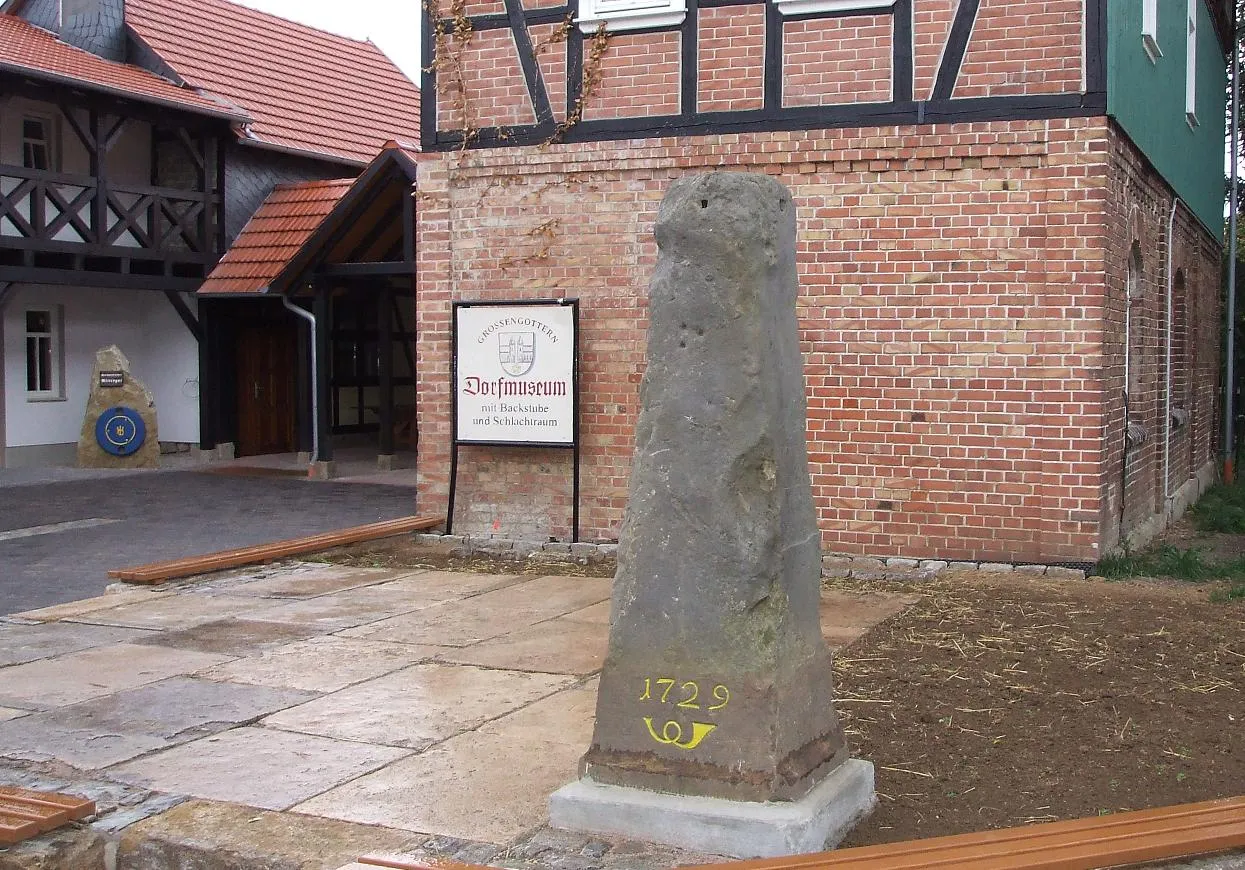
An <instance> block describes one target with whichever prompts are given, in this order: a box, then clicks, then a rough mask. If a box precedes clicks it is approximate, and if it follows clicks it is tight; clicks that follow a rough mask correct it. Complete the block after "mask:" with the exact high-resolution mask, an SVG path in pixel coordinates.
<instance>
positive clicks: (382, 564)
mask: <svg viewBox="0 0 1245 870" xmlns="http://www.w3.org/2000/svg"><path fill="white" fill-rule="evenodd" d="M314 560H315V561H322V562H332V563H333V564H335V565H350V566H352V567H355V568H433V569H436V570H440V571H470V572H474V573H477V574H527V575H533V576H545V575H549V574H557V575H561V576H567V577H613V576H614V560H613V559H607V560H604V561H600V562H584V563H581V562H572V561H558V560H553V559H499V558H495V557H492V556H481V555H476V556H455V555H453V554H451V553H443V552H437V551H436V550H435V549H434V548H432V547H428V546H427V545H424V544H419V543H416V542H415V541H414V540H412V539H411V538H405V537H403V538H385V539H383V540H380V541H368V542H365V543H362V544H352V545H350V546H348V547H337V548H335V549H332V550H325V551H324V552H323V553H319V554H317V555H316V556H315V559H314Z"/></svg>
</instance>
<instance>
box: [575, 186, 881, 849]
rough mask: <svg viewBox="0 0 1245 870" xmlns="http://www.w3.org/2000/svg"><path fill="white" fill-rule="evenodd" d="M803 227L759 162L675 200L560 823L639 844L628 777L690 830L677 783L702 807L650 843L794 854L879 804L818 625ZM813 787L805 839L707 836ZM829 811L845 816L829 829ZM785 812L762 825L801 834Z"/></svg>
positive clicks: (670, 203)
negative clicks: (841, 706) (590, 699)
mask: <svg viewBox="0 0 1245 870" xmlns="http://www.w3.org/2000/svg"><path fill="white" fill-rule="evenodd" d="M795 233H796V217H795V207H794V204H793V202H792V199H791V195H790V193H789V192H788V191H787V190H786V188H784V187H783V186H782V185H781V184H779V183H778V182H776V181H774V180H772V179H770V178H768V177H766V176H762V175H748V174H739V173H712V174H708V175H699V176H695V177H690V178H687V179H683V180H680V181H678V182H676V183H675V184H674V185H672V187H671V188H670V191H669V192H668V193H667V195H666V197H665V199H664V200H663V202H662V205H661V209H660V211H659V214H658V217H657V227H656V235H657V244H658V249H659V258H658V263H657V268H656V272H655V274H654V277H653V280H652V283H651V286H650V293H649V314H650V326H649V333H648V364H647V368H646V370H645V374H644V380H643V384H642V387H641V410H640V417H639V422H638V424H637V428H636V452H635V462H634V465H633V468H632V472H631V483H630V501H629V504H628V508H627V513H626V517H625V519H624V523H623V528H622V532H621V535H620V538H619V546H618V571H617V575H616V577H615V581H614V590H613V605H612V615H611V628H610V644H609V653H608V656H607V659H606V662H605V665H604V669H603V671H602V673H601V684H600V693H599V695H598V703H597V716H596V726H595V733H594V735H593V740H592V745H591V747H590V748H589V750H588V752H587V753H586V755H585V756H584V758H583V762H582V773H583V779H582V780H581V782H580V783H577V784H575V785H574V786H571V787H568V790H563V791H564V792H565V794H564V793H562V792H560V793H559V794H558V795H555V796H554V800H553V801H552V802H551V812H552V813H553V817H554V823H555V824H562V825H564V826H567V827H590V828H595V829H597V830H603V831H613V832H617V833H633V834H637V835H639V836H644V833H643V832H636V831H620V830H618V829H617V828H611V827H610V826H609V824H597V822H598V821H599V819H595V818H592V817H593V816H594V815H596V816H601V815H613V816H615V817H623V816H628V815H636V813H634V812H633V810H634V807H633V806H631V805H630V804H631V798H629V797H628V796H627V795H625V794H624V790H630V792H631V794H632V796H633V797H634V796H636V795H637V794H640V793H643V792H647V793H653V792H657V793H662V796H661V799H660V800H659V801H657V804H655V805H654V806H657V805H660V808H659V809H656V810H655V811H653V812H652V813H649V817H648V819H647V821H643V820H641V821H640V822H639V823H640V824H648V825H654V824H656V825H657V826H659V827H669V826H670V825H671V824H673V826H674V827H678V823H669V822H668V820H669V819H670V818H672V816H670V813H671V812H674V811H673V810H671V808H670V807H671V805H670V804H669V800H668V798H667V796H669V795H679V796H692V797H695V798H697V799H708V803H705V802H704V801H700V802H699V803H697V810H696V812H695V813H693V814H692V815H693V816H694V818H693V817H692V816H689V817H688V818H687V819H686V824H685V825H683V827H685V828H688V829H689V830H690V829H696V830H695V831H693V832H692V833H691V834H690V835H688V836H684V834H687V832H686V831H685V832H682V833H680V832H679V831H674V832H673V833H672V834H671V835H670V836H669V837H666V835H665V834H658V835H654V834H653V833H652V831H651V830H650V832H649V834H650V836H659V837H661V838H663V839H666V841H667V842H677V843H678V844H679V845H687V846H692V847H694V848H699V849H704V850H707V851H714V850H715V849H716V851H719V852H722V853H724V854H782V853H784V852H786V851H800V850H804V851H807V850H809V849H810V847H811V849H813V850H815V849H818V848H820V847H821V845H822V844H823V843H824V841H825V840H826V838H827V837H829V838H830V839H831V840H834V839H835V838H836V837H839V838H841V836H842V835H843V834H845V833H846V831H847V830H848V829H850V825H851V823H852V822H854V821H856V820H857V819H858V818H859V817H860V816H861V815H863V814H864V813H867V812H868V810H869V809H870V808H871V807H872V804H873V801H874V796H873V789H872V768H871V766H869V765H867V764H866V763H865V762H859V761H850V760H849V753H848V749H847V746H846V743H845V740H844V737H843V732H842V729H841V727H840V725H839V722H838V718H837V715H836V714H835V711H834V706H833V694H834V693H833V686H832V671H831V658H830V651H829V649H828V648H827V646H826V643H825V641H824V640H823V638H822V635H821V626H820V621H819V617H818V606H819V601H820V579H821V571H820V533H819V531H818V528H817V522H816V515H815V511H814V507H813V498H812V488H811V483H810V478H809V471H808V456H807V450H806V446H805V417H806V400H805V387H804V377H803V367H802V361H801V355H800V347H799V336H798V330H797V323H796V294H797V277H796V266H795ZM836 778H837V779H836ZM829 779H835V780H836V783H837V784H836V785H835V786H834V787H828V789H827V788H822V786H823V785H824V784H825V783H827V782H828V781H829ZM844 779H846V780H850V781H851V784H850V786H844V787H847V788H848V790H849V791H850V792H851V795H848V796H846V797H844V796H843V795H841V794H839V793H838V792H839V791H841V789H840V786H841V785H843V783H842V782H840V780H844ZM585 790H587V791H585ZM836 790H837V791H836ZM588 792H591V794H588ZM603 796H604V797H603ZM840 798H842V799H840ZM715 799H717V803H715V802H714V801H715ZM638 800H639V802H640V803H641V804H643V803H645V801H644V799H643V797H642V796H641V797H639V798H638ZM806 800H809V801H812V803H814V804H816V806H811V807H810V806H804V805H801V806H802V807H803V809H802V810H801V812H802V811H803V810H808V811H809V812H808V813H806V815H809V816H810V818H812V817H817V818H816V819H813V821H810V822H808V824H807V825H805V826H804V828H803V829H801V830H800V831H798V832H797V835H796V836H794V837H791V836H788V835H787V834H786V833H784V834H782V835H781V836H778V837H777V838H776V839H773V840H772V841H767V840H766V835H765V834H764V832H763V831H760V832H758V830H752V829H748V831H747V832H746V833H745V834H744V835H742V836H740V837H737V838H736V839H735V840H731V839H730V838H729V837H728V838H726V839H725V840H722V839H720V838H719V839H717V840H714V839H713V838H712V837H710V838H709V839H705V836H702V835H704V832H705V830H706V829H711V828H714V827H715V826H717V827H721V824H719V823H718V822H706V821H705V818H712V817H714V814H715V813H718V814H719V815H721V814H726V815H731V816H732V817H733V814H734V813H735V809H733V808H731V806H729V805H738V804H740V803H741V802H743V803H749V804H754V805H755V804H764V803H767V802H770V803H773V802H778V803H779V804H784V805H786V808H787V809H790V805H791V804H799V802H801V801H806ZM611 801H613V802H616V803H619V804H620V806H615V807H613V808H612V809H600V808H601V807H603V806H607V805H609V804H610V803H611ZM836 802H837V803H838V804H839V806H838V807H837V808H835V809H834V810H833V811H831V810H830V809H829V804H833V803H836ZM719 804H720V805H721V806H719ZM621 805H627V806H621ZM585 806H592V807H597V809H596V810H594V809H588V810H585V809H584V807H585ZM706 807H710V809H705V808H706ZM713 807H718V809H713ZM719 811H720V812H719ZM646 812H648V811H647V810H645V811H642V812H640V813H639V814H638V816H637V818H639V817H643V816H644V815H645V813H646ZM706 813H707V814H708V815H707V816H706ZM827 814H829V815H835V816H836V818H837V821H835V822H834V823H833V824H832V825H831V827H833V828H834V830H829V829H827V830H825V832H824V833H822V832H821V829H822V828H825V827H826V825H827V824H829V823H828V822H827V821H826V816H827ZM745 815H747V814H746V813H745ZM787 815H788V816H789V815H791V814H790V813H788V814H787ZM795 815H797V816H798V815H799V813H798V812H797V813H795ZM676 816H677V812H676ZM783 818H784V819H786V821H782V822H781V823H780V824H779V823H770V822H764V821H761V822H759V824H761V826H762V828H764V826H765V825H766V824H771V827H772V826H773V824H779V826H780V827H781V826H783V825H786V826H788V827H790V825H791V824H794V825H795V826H796V827H797V828H799V827H800V824H801V823H800V822H799V821H798V820H797V821H796V822H792V821H791V819H789V818H787V816H784V817H783ZM663 820H665V821H663ZM727 827H737V825H736V823H735V822H732V823H731V825H728V826H727ZM696 831H699V833H697V832H696Z"/></svg>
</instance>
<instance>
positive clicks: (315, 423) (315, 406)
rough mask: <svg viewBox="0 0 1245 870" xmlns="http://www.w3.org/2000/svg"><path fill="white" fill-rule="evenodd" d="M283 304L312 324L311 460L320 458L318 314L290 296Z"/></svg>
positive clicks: (284, 298) (283, 298)
mask: <svg viewBox="0 0 1245 870" xmlns="http://www.w3.org/2000/svg"><path fill="white" fill-rule="evenodd" d="M281 304H282V305H284V306H285V309H286V311H289V312H291V313H293V314H296V315H297V316H299V317H301V318H302V319H303V320H305V321H307V323H308V324H310V325H311V461H312V462H315V461H316V460H317V459H319V458H320V395H319V394H320V391H319V390H318V389H317V388H316V385H317V384H318V383H319V382H320V379H319V369H320V359H319V351H318V350H317V349H316V348H317V347H318V345H317V344H316V316H315V315H314V314H312V313H311V312H310V311H308V310H306V309H305V308H299V307H298V306H297V305H295V304H294V303H293V302H291V301H290V297H288V296H286V295H285V294H282V295H281Z"/></svg>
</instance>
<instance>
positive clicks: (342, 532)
mask: <svg viewBox="0 0 1245 870" xmlns="http://www.w3.org/2000/svg"><path fill="white" fill-rule="evenodd" d="M444 522H445V518H444V517H441V516H417V517H401V518H399V519H394V520H383V521H381V522H378V523H368V524H366V525H362V526H352V527H350V528H347V529H339V530H338V531H335V532H324V533H321V534H317V535H310V536H308V537H305V538H293V539H291V540H286V541H274V542H273V543H271V544H259V545H254V546H250V547H239V548H237V549H233V550H222V551H220V552H217V553H207V554H205V555H202V556H191V557H187V558H181V559H171V560H169V561H166V562H154V563H152V564H149V565H139V566H137V567H134V568H121V569H117V570H113V571H109V572H108V576H110V577H113V578H115V579H118V580H123V581H125V582H127V583H144V584H154V583H163V582H164V581H166V580H173V579H176V578H179V577H189V576H191V575H194V574H203V573H206V572H209V571H223V570H226V569H229V568H240V567H242V566H245V565H254V564H257V563H260V562H268V561H272V560H273V559H284V558H287V557H289V556H299V555H302V554H304V553H314V552H317V551H319V550H327V549H329V548H331V547H339V546H342V545H344V544H355V543H359V542H361V541H373V540H377V539H380V538H388V537H394V536H395V535H402V534H406V533H407V532H417V531H422V530H425V529H431V528H433V527H435V526H439V525H441V524H443V523H444Z"/></svg>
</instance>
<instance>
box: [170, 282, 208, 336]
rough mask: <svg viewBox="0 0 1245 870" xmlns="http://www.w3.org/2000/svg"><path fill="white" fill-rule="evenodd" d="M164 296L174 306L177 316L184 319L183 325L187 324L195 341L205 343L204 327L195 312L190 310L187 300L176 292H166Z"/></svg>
mask: <svg viewBox="0 0 1245 870" xmlns="http://www.w3.org/2000/svg"><path fill="white" fill-rule="evenodd" d="M164 296H165V298H166V299H168V300H169V304H170V305H172V306H173V310H174V311H176V312H177V316H178V317H180V318H181V319H182V323H184V324H186V328H187V329H189V330H190V334H191V335H193V336H194V337H195V341H203V325H202V324H201V323H199V319H198V318H197V317H195V315H194V312H193V311H191V310H190V306H189V305H187V304H186V300H185V299H183V298H182V297H181V296H180V295H179V294H178V293H177V292H176V291H174V290H165V291H164Z"/></svg>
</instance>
